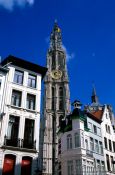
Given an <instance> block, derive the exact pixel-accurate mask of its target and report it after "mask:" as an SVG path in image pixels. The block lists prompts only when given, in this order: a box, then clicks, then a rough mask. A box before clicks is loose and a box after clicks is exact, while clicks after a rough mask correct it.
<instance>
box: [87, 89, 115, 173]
mask: <svg viewBox="0 0 115 175" xmlns="http://www.w3.org/2000/svg"><path fill="white" fill-rule="evenodd" d="M85 108H86V110H87V111H89V113H90V114H92V115H94V116H95V118H98V119H100V120H101V121H102V122H101V133H102V140H103V152H104V162H105V170H106V174H108V175H113V174H115V165H114V164H115V162H114V161H115V119H114V114H113V110H112V107H111V106H110V105H101V104H100V103H99V101H98V97H97V95H96V90H95V88H94V89H93V93H92V103H91V105H88V106H85Z"/></svg>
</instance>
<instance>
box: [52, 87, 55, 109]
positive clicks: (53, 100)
mask: <svg viewBox="0 0 115 175" xmlns="http://www.w3.org/2000/svg"><path fill="white" fill-rule="evenodd" d="M54 96H55V88H54V87H52V110H54V103H55V97H54Z"/></svg>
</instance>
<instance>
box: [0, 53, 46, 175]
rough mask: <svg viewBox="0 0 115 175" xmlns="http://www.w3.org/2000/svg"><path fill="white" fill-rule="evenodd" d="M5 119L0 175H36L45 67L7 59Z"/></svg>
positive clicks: (2, 127)
mask: <svg viewBox="0 0 115 175" xmlns="http://www.w3.org/2000/svg"><path fill="white" fill-rule="evenodd" d="M1 65H2V67H4V68H5V67H7V68H8V69H9V72H8V73H7V75H6V89H5V95H4V100H3V101H2V102H1V103H3V102H4V104H3V105H2V108H1V109H2V112H3V113H4V116H3V117H2V120H1V128H0V132H1V140H0V175H25V174H28V175H34V174H35V173H36V171H37V170H38V154H39V128H40V98H41V81H42V78H43V77H44V75H45V73H46V70H47V69H46V68H44V67H41V66H39V65H36V64H33V63H30V62H28V61H25V60H22V59H19V58H16V57H14V56H9V57H7V58H6V59H5V60H4V61H3V62H2V63H1Z"/></svg>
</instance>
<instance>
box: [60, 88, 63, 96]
mask: <svg viewBox="0 0 115 175" xmlns="http://www.w3.org/2000/svg"><path fill="white" fill-rule="evenodd" d="M59 96H60V97H63V88H62V87H60V88H59Z"/></svg>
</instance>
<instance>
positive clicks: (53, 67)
mask: <svg viewBox="0 0 115 175" xmlns="http://www.w3.org/2000/svg"><path fill="white" fill-rule="evenodd" d="M55 63H56V59H55V54H54V53H53V54H52V69H55V67H56V65H55Z"/></svg>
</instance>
